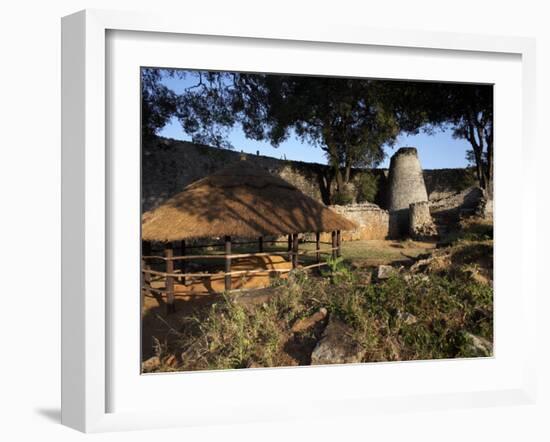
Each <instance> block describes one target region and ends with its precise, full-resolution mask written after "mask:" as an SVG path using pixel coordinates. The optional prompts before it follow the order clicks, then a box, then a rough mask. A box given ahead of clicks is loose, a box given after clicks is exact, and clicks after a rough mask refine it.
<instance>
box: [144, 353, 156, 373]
mask: <svg viewBox="0 0 550 442" xmlns="http://www.w3.org/2000/svg"><path fill="white" fill-rule="evenodd" d="M159 367H160V358H159V357H158V356H153V357H151V358H149V359H147V360H146V361H143V362H142V363H141V372H142V373H151V372H153V371H156V370H158V369H159Z"/></svg>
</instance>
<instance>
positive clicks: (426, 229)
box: [409, 201, 437, 241]
mask: <svg viewBox="0 0 550 442" xmlns="http://www.w3.org/2000/svg"><path fill="white" fill-rule="evenodd" d="M409 234H410V236H411V238H413V239H416V240H418V241H423V240H427V239H431V238H433V237H435V236H437V227H436V226H435V224H434V222H433V219H432V215H431V214H430V203H429V202H428V201H419V202H417V203H411V205H410V206H409Z"/></svg>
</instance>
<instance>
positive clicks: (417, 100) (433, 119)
mask: <svg viewBox="0 0 550 442" xmlns="http://www.w3.org/2000/svg"><path fill="white" fill-rule="evenodd" d="M404 106H405V107H406V108H408V109H409V110H411V109H413V108H414V109H416V112H420V113H422V114H423V118H424V120H425V122H426V124H425V126H424V130H426V131H428V132H431V131H434V130H436V129H438V128H443V129H447V128H450V129H452V131H453V136H454V137H455V138H461V139H464V140H467V141H468V142H469V143H470V145H471V146H472V150H471V151H469V152H467V155H466V159H467V160H469V161H470V162H471V163H473V164H474V167H475V170H476V178H477V180H478V182H479V185H480V187H482V188H483V189H486V190H488V191H491V190H492V179H493V87H492V86H491V85H478V84H456V83H424V84H422V83H420V84H418V85H416V86H413V87H411V88H410V89H409V91H408V97H407V98H406V101H405V103H404Z"/></svg>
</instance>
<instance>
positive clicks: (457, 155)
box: [159, 77, 471, 169]
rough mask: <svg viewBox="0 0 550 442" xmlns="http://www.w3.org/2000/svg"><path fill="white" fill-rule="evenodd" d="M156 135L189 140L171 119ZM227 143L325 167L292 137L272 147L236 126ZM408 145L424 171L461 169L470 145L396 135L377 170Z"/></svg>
mask: <svg viewBox="0 0 550 442" xmlns="http://www.w3.org/2000/svg"><path fill="white" fill-rule="evenodd" d="M163 83H164V84H165V85H166V86H168V87H169V88H170V89H172V90H174V92H176V93H181V92H182V91H183V90H184V89H185V88H186V87H189V86H191V85H192V84H195V81H194V80H193V79H192V78H189V77H188V78H183V79H180V78H170V77H168V78H164V79H163ZM159 135H161V136H163V137H168V138H174V139H176V140H187V141H189V140H190V139H191V138H190V137H189V135H187V134H186V133H185V132H184V131H183V130H182V127H181V125H180V124H179V123H178V121H177V120H175V119H172V120H171V121H170V122H169V123H168V124H167V125H166V126H165V127H164V128H162V129H161V130H160V131H159ZM228 138H229V140H230V141H231V144H232V145H233V146H234V148H235V150H236V151H238V152H239V151H241V150H242V151H243V152H247V153H254V154H255V153H256V152H257V151H259V152H260V155H265V156H269V157H274V158H286V159H287V160H297V161H306V162H310V163H321V164H326V158H325V156H324V152H323V151H322V150H321V149H320V148H316V147H313V146H310V145H308V144H304V143H302V142H301V141H300V140H298V139H296V138H295V137H290V138H289V139H288V140H287V141H285V142H284V143H282V144H281V145H280V146H279V147H277V148H275V147H273V146H271V144H269V143H267V142H258V141H254V140H249V139H247V138H246V137H245V136H244V133H243V132H242V130H241V129H240V128H239V127H235V128H233V129H232V130H231V131H230V133H229V136H228ZM404 146H412V147H416V148H417V149H418V154H419V157H420V161H421V164H422V167H423V168H424V169H442V168H452V167H465V166H467V165H468V162H467V161H466V151H467V150H469V149H470V148H471V147H470V144H469V143H468V142H467V141H465V140H462V139H458V140H457V139H454V138H453V137H452V133H451V131H450V130H445V131H437V132H436V133H435V134H433V135H428V134H425V133H419V134H418V135H411V136H406V135H403V136H399V138H398V140H397V143H396V144H395V146H394V147H393V148H392V147H384V150H385V152H386V154H387V156H386V159H385V160H384V162H383V163H382V164H381V165H380V167H388V166H389V159H390V157H391V155H392V154H393V153H394V152H395V151H396V150H397V149H398V148H399V147H404Z"/></svg>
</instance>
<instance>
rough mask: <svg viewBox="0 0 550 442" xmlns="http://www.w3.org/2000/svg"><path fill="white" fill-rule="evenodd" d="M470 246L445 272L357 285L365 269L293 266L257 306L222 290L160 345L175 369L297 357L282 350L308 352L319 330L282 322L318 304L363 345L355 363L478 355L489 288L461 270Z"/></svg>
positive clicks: (336, 264)
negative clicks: (298, 329) (317, 271)
mask: <svg viewBox="0 0 550 442" xmlns="http://www.w3.org/2000/svg"><path fill="white" fill-rule="evenodd" d="M479 247H480V245H479V244H470V245H461V247H460V248H459V249H457V250H456V253H460V254H461V259H460V262H458V261H457V262H455V263H454V264H451V267H449V268H447V269H445V270H439V271H436V272H433V273H418V274H413V273H397V274H396V275H394V276H392V277H391V278H390V279H388V280H385V281H383V282H379V283H377V284H364V280H365V278H366V276H367V274H366V272H365V271H357V270H355V271H353V272H352V271H350V269H349V267H348V266H347V265H346V263H345V261H344V260H335V261H333V262H331V270H330V274H325V276H330V277H319V276H318V275H317V276H315V275H312V274H308V273H305V272H294V273H293V274H291V276H290V278H289V279H287V280H280V281H279V282H278V286H277V287H276V288H275V291H276V293H277V295H276V296H272V297H271V298H270V299H269V301H267V302H265V303H262V304H260V305H243V304H240V303H238V302H236V301H235V300H234V299H233V298H232V297H229V296H226V297H224V298H223V300H221V301H220V302H217V303H215V304H213V305H212V306H211V307H210V308H209V309H208V310H206V311H203V312H200V313H199V312H197V313H196V314H195V315H194V316H192V317H190V318H188V319H187V321H186V323H185V324H184V326H183V327H182V329H181V331H180V332H179V336H178V339H177V340H176V343H175V345H174V346H173V348H171V349H164V351H165V352H166V355H167V354H176V355H177V358H178V365H177V370H201V369H228V368H246V367H258V366H261V367H274V366H285V365H296V364H298V363H307V357H306V358H305V359H304V357H303V356H304V355H302V357H301V359H300V357H298V356H296V355H292V354H289V350H288V349H289V347H292V348H294V349H295V350H296V347H300V346H302V347H303V348H302V349H301V350H300V348H298V350H299V351H302V352H303V353H304V354H305V353H307V352H309V353H308V354H311V350H312V348H313V346H314V345H315V342H316V341H317V340H318V339H319V337H320V334H319V331H318V330H315V329H313V330H307V331H305V332H303V333H298V334H294V333H292V330H291V327H292V325H293V324H294V323H295V322H296V321H298V320H299V319H303V318H306V317H309V316H311V315H312V314H313V313H315V312H316V311H318V310H319V309H320V308H326V309H327V310H328V312H329V315H332V316H333V317H335V318H338V319H339V320H341V321H342V322H344V323H345V324H347V325H348V326H349V327H350V328H351V330H352V335H351V338H352V339H353V340H354V341H355V342H356V343H358V344H359V345H360V346H361V347H362V348H363V349H364V350H366V356H365V357H364V362H373V361H398V360H419V359H440V358H456V357H475V356H488V355H489V353H488V352H483V351H480V350H479V348H476V347H475V346H473V345H472V338H471V336H472V335H475V336H478V337H480V338H482V339H484V340H486V341H489V342H492V340H493V320H492V317H493V308H492V305H493V292H492V287H491V285H490V284H485V283H483V282H479V281H478V280H475V279H472V278H471V275H470V273H469V272H467V271H464V269H467V268H468V267H469V266H472V265H475V263H476V262H477V260H478V258H479V256H478V255H479V253H480V249H479ZM290 353H291V352H290ZM166 355H164V359H166ZM293 357H294V359H293ZM304 360H305V361H306V362H304Z"/></svg>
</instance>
